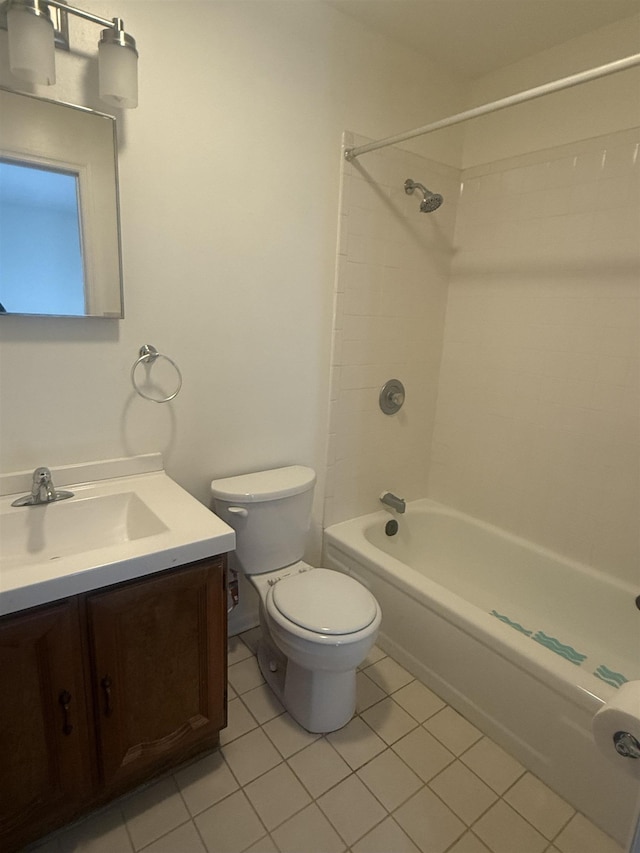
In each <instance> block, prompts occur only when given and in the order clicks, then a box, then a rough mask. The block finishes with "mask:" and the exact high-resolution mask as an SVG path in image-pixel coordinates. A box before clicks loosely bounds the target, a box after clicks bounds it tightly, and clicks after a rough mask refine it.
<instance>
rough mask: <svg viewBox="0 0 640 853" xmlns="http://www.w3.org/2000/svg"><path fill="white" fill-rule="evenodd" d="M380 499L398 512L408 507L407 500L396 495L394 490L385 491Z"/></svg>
mask: <svg viewBox="0 0 640 853" xmlns="http://www.w3.org/2000/svg"><path fill="white" fill-rule="evenodd" d="M380 500H381V502H382V503H383V504H386V505H387V506H390V507H391V508H392V509H395V510H396V512H404V511H405V509H406V508H407V504H406V501H405V500H404V499H403V498H399V497H398V496H397V495H394V494H393V492H383V493H382V494H381V495H380Z"/></svg>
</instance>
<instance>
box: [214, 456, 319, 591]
mask: <svg viewBox="0 0 640 853" xmlns="http://www.w3.org/2000/svg"><path fill="white" fill-rule="evenodd" d="M315 482H316V475H315V472H314V471H313V470H312V469H311V468H305V467H304V466H303V465H290V466H288V467H286V468H273V469H272V470H270V471H258V472H256V473H253V474H241V475H240V476H238V477H226V478H225V479H223V480H213V481H212V483H211V493H212V495H213V509H214V512H215V513H216V515H218V516H219V517H220V518H221V519H223V521H226V522H227V524H229V525H231V527H233V529H234V530H235V531H236V556H237V558H238V563H239V564H240V568H241V569H242V571H243V572H244V573H245V574H247V575H259V574H263V573H264V572H272V571H275V570H276V569H281V568H284V566H289V565H291V564H292V563H295V562H297V561H298V560H301V559H302V557H303V555H304V549H305V544H306V539H307V533H308V532H309V526H310V524H311V505H312V502H313V487H314V485H315Z"/></svg>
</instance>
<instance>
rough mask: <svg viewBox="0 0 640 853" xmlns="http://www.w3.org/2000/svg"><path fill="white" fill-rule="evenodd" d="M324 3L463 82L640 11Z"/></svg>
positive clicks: (395, 1) (452, 0)
mask: <svg viewBox="0 0 640 853" xmlns="http://www.w3.org/2000/svg"><path fill="white" fill-rule="evenodd" d="M327 2H328V3H329V4H330V5H331V6H333V7H334V8H336V9H338V10H340V11H341V12H344V13H345V14H347V15H349V16H350V17H352V18H355V19H356V20H358V21H360V23H362V24H364V25H365V26H367V27H369V28H370V29H372V30H375V31H377V32H380V33H383V34H384V35H386V36H388V37H390V38H393V39H396V40H397V41H399V42H401V43H402V44H404V45H406V46H407V47H411V48H413V49H414V50H417V51H419V52H421V53H422V54H424V56H425V57H427V58H428V59H429V60H430V61H432V62H435V63H436V64H440V65H441V66H443V67H444V68H445V69H446V70H447V71H449V72H450V73H453V74H456V75H459V76H461V77H464V78H467V79H469V78H474V77H480V76H482V75H483V74H487V73H489V72H490V71H493V70H495V69H497V68H501V67H503V66H505V65H510V64H511V63H512V62H517V61H518V60H520V59H524V58H525V57H527V56H531V55H532V54H534V53H538V52H540V51H542V50H545V49H546V48H550V47H553V46H554V45H557V44H561V43H562V42H565V41H568V40H569V39H571V38H574V37H576V36H579V35H582V34H583V33H588V32H590V31H591V30H595V29H597V28H598V27H603V26H605V25H607V24H611V23H614V22H615V21H618V20H621V19H623V18H628V17H630V16H631V15H634V14H636V13H638V12H640V0H327ZM638 50H639V51H640V26H638Z"/></svg>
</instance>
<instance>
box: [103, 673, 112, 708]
mask: <svg viewBox="0 0 640 853" xmlns="http://www.w3.org/2000/svg"><path fill="white" fill-rule="evenodd" d="M111 684H112V682H111V678H110V677H109V676H108V675H105V677H104V678H103V679H102V681H101V682H100V686H101V687H102V690H103V692H104V715H105V717H110V716H111V715H112V714H113V704H112V697H111Z"/></svg>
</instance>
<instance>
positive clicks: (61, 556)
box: [0, 454, 235, 615]
mask: <svg viewBox="0 0 640 853" xmlns="http://www.w3.org/2000/svg"><path fill="white" fill-rule="evenodd" d="M114 472H115V474H116V476H110V475H112V474H114ZM83 473H84V474H85V475H86V474H87V473H89V475H90V477H91V482H86V481H82V479H81V477H82V474H83ZM101 476H102V478H101ZM52 477H53V482H54V484H55V486H56V488H63V487H64V488H65V489H66V488H69V489H70V490H71V491H72V492H74V497H73V498H69V499H67V500H64V501H57V502H55V503H51V504H45V505H43V506H34V507H12V506H11V503H12V501H13V500H15V498H16V497H20V496H21V495H23V494H25V493H28V492H29V490H30V473H29V472H20V473H19V474H12V475H4V476H3V477H0V493H2V492H4V493H3V494H1V496H0V522H10V523H12V524H13V526H14V527H18V528H19V529H20V530H21V529H22V528H25V529H26V530H27V531H28V535H27V537H26V542H25V547H24V553H18V552H17V551H16V549H15V548H14V549H13V552H12V551H11V549H10V547H9V544H8V537H7V539H6V540H5V548H3V545H2V542H0V615H3V614H6V613H13V612H16V611H18V610H23V609H26V608H29V607H35V606H38V605H41V604H45V603H47V602H50V601H55V600H57V599H59V598H65V597H66V596H70V595H77V594H79V593H83V592H89V591H91V590H94V589H99V588H100V587H104V586H109V585H111V584H115V583H119V582H121V581H125V580H131V579H135V578H138V577H143V576H144V575H149V574H153V573H154V572H158V571H162V570H163V569H170V568H172V567H177V566H181V565H183V564H186V563H190V562H194V561H195V560H201V559H205V558H207V557H212V556H215V555H218V554H223V553H226V552H228V551H232V550H233V549H234V548H235V533H234V531H233V529H232V528H231V527H229V526H228V525H227V524H225V522H223V521H222V520H221V519H219V518H218V517H217V516H216V515H214V513H213V512H211V511H210V510H209V509H207V507H206V506H204V505H203V504H201V503H200V502H199V501H197V500H196V499H195V498H194V497H192V496H191V495H190V494H189V493H188V492H186V491H185V490H184V489H183V488H181V487H180V486H179V485H178V484H177V483H175V482H174V481H173V480H171V478H170V477H168V476H167V474H166V473H165V472H164V470H163V469H162V459H161V457H160V454H148V455H146V456H141V457H132V458H131V459H130V460H129V459H119V460H106V461H105V462H100V463H88V464H87V465H86V466H84V465H74V466H66V467H65V468H60V469H55V468H54V469H52ZM74 477H77V478H78V479H77V480H73V479H72V478H74ZM25 482H28V483H29V486H28V487H26V488H23V485H24V483H25ZM11 487H15V488H16V489H17V488H19V489H20V491H15V492H14V493H12V494H6V489H7V488H11ZM131 500H133V501H134V502H135V504H136V519H137V517H138V515H137V513H139V511H140V506H141V505H144V512H145V513H146V515H147V516H148V518H149V519H152V523H146V522H145V523H146V527H145V526H144V525H143V526H142V527H141V531H142V532H139V533H135V532H134V534H133V538H130V537H129V535H128V534H127V531H126V530H124V527H126V520H125V523H124V524H123V523H122V522H121V523H120V526H119V527H118V529H117V531H116V533H117V535H115V534H114V535H112V536H110V537H107V538H106V539H105V540H104V541H105V543H106V544H103V543H100V544H99V545H98V546H97V547H92V545H91V542H90V541H89V540H87V541H88V544H86V543H85V544H83V545H81V546H79V548H78V550H77V552H75V549H74V547H69V545H67V546H66V547H64V546H63V547H59V546H58V544H57V543H56V544H54V545H53V546H50V547H45V546H46V545H47V542H46V539H47V531H53V532H54V533H55V532H57V531H56V525H57V522H58V519H60V520H61V523H62V524H63V525H64V524H67V527H68V526H69V524H68V521H65V509H66V511H67V515H66V517H67V518H70V519H72V521H73V522H74V523H75V520H76V519H77V518H78V519H81V518H82V517H83V516H82V515H78V511H80V512H81V513H84V514H85V516H86V513H87V512H88V513H92V512H93V513H94V515H95V510H94V508H98V509H99V510H100V513H99V515H100V514H101V513H102V512H103V509H104V508H106V507H107V506H108V505H109V504H110V505H114V503H118V504H121V505H123V506H124V505H125V504H127V502H130V501H131ZM91 501H93V503H91ZM65 504H67V507H66V508H65ZM73 504H75V506H72V505H73ZM17 514H26V515H17ZM55 514H57V515H55ZM99 515H98V518H99ZM93 521H95V519H92V522H93ZM134 521H135V519H134ZM34 532H35V535H34ZM83 533H84V531H83V530H82V525H80V526H78V527H77V529H76V532H75V533H74V532H71V533H70V534H69V537H70V542H73V541H79V542H81V541H82V540H83ZM58 538H59V537H58ZM84 538H85V539H86V536H85V537H84ZM54 539H55V537H54ZM3 551H4V553H3Z"/></svg>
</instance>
